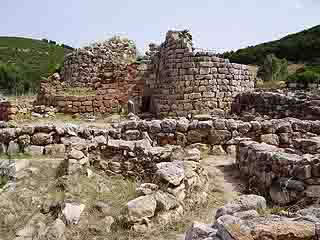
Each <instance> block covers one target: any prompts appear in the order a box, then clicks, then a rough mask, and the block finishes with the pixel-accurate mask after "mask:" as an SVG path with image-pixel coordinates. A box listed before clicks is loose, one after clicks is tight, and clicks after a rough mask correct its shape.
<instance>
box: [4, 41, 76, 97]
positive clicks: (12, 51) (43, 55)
mask: <svg viewBox="0 0 320 240" xmlns="http://www.w3.org/2000/svg"><path fill="white" fill-rule="evenodd" d="M71 51H72V48H71V47H69V46H67V45H64V44H62V45H58V44H56V42H55V41H49V40H46V39H43V40H34V39H28V38H18V37H0V89H4V90H5V91H6V92H7V93H8V94H27V93H30V92H35V91H36V90H37V88H38V86H39V82H40V80H41V78H42V77H47V76H49V75H50V74H51V73H53V72H54V71H56V69H58V68H59V67H60V65H61V63H62V61H63V58H64V56H65V55H66V54H67V53H69V52H71Z"/></svg>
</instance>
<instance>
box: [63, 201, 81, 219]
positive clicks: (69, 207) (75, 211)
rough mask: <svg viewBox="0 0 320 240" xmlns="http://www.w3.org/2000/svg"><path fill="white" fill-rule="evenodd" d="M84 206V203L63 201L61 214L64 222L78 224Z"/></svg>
mask: <svg viewBox="0 0 320 240" xmlns="http://www.w3.org/2000/svg"><path fill="white" fill-rule="evenodd" d="M84 208H85V205H84V204H77V203H65V204H64V206H63V209H62V215H63V217H64V220H65V223H66V224H78V222H79V220H80V216H81V213H82V212H83V210H84Z"/></svg>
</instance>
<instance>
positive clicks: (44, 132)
mask: <svg viewBox="0 0 320 240" xmlns="http://www.w3.org/2000/svg"><path fill="white" fill-rule="evenodd" d="M146 135H147V136H148V137H150V139H151V141H152V142H153V146H164V145H166V144H170V145H180V146H183V147H185V146H188V145H191V144H196V143H203V144H209V145H212V146H214V145H218V146H223V147H224V148H225V149H227V147H228V146H235V145H237V144H238V141H239V139H241V138H250V139H252V140H254V141H257V142H265V143H268V144H272V145H274V146H279V147H283V148H287V147H294V148H298V149H299V146H298V145H294V144H295V141H296V140H297V139H301V138H305V139H310V138H312V137H316V136H318V135H320V121H307V120H305V121H302V120H299V119H292V118H290V119H282V120H280V119H279V120H264V121H261V122H258V121H251V122H243V121H238V120H233V119H211V120H209V119H205V120H193V121H189V120H187V119H186V118H180V119H178V120H175V119H164V120H152V121H146V120H129V121H126V122H121V123H118V124H113V127H112V128H109V129H95V128H81V127H78V126H76V125H69V126H68V125H67V126H66V127H58V126H54V125H44V126H35V127H32V126H28V127H22V128H4V129H0V143H1V145H0V146H1V149H0V151H2V152H6V151H8V152H14V151H19V150H25V151H31V152H38V153H41V154H43V153H49V152H52V151H53V150H52V148H53V146H56V145H59V146H63V145H64V144H67V143H68V142H69V141H71V140H72V139H74V140H75V141H76V140H77V141H87V142H88V144H91V143H92V144H93V143H94V142H95V141H96V137H98V136H103V138H104V139H105V141H109V140H112V139H114V140H119V141H121V142H122V144H130V142H131V141H137V140H142V139H144V138H145V137H146ZM30 147H32V149H30ZM62 152H63V153H64V151H62Z"/></svg>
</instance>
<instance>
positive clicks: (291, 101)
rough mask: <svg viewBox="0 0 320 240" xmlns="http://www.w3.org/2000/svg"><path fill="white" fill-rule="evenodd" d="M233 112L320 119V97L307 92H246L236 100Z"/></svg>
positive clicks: (274, 116)
mask: <svg viewBox="0 0 320 240" xmlns="http://www.w3.org/2000/svg"><path fill="white" fill-rule="evenodd" d="M232 112H233V113H236V114H241V113H245V112H249V113H252V114H261V115H267V116H269V117H272V118H284V117H289V116H290V117H296V118H299V119H312V120H319V119H320V101H319V97H318V96H316V95H313V94H308V93H307V92H303V93H302V92H299V91H297V92H294V91H292V92H246V93H241V94H239V95H238V96H237V97H236V98H234V101H233V104H232Z"/></svg>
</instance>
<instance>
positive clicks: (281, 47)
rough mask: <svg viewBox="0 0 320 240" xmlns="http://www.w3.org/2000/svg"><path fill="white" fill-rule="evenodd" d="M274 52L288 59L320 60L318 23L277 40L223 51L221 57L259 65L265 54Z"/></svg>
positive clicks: (302, 60)
mask: <svg viewBox="0 0 320 240" xmlns="http://www.w3.org/2000/svg"><path fill="white" fill-rule="evenodd" d="M271 53H273V54H275V55H276V56H277V57H278V58H286V59H287V60H288V61H291V62H295V63H299V62H309V63H310V62H319V61H320V25H318V26H315V27H313V28H310V29H307V30H304V31H302V32H298V33H295V34H290V35H288V36H286V37H283V38H281V39H279V40H277V41H272V42H266V43H262V44H259V45H256V46H250V47H247V48H243V49H239V50H237V51H236V52H233V51H231V52H225V53H223V54H222V56H223V57H226V58H229V59H230V61H232V62H237V63H242V64H255V65H257V64H258V65H260V64H262V63H263V61H264V59H265V57H266V55H268V54H271Z"/></svg>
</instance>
